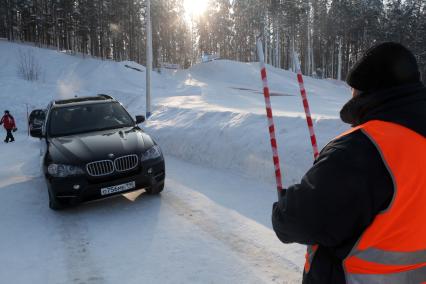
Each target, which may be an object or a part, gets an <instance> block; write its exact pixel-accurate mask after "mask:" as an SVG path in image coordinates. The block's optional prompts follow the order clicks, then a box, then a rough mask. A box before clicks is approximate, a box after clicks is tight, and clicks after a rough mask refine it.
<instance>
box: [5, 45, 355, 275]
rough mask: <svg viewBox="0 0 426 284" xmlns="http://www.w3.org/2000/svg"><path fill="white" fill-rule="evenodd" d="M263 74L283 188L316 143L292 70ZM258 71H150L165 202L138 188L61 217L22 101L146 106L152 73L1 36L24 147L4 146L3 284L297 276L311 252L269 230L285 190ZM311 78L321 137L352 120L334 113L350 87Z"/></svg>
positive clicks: (214, 66) (222, 65)
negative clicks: (89, 100) (30, 78)
mask: <svg viewBox="0 0 426 284" xmlns="http://www.w3.org/2000/svg"><path fill="white" fill-rule="evenodd" d="M19 50H31V51H32V52H33V53H34V55H35V56H36V58H37V61H38V62H39V64H40V67H41V70H42V72H41V74H42V76H41V79H40V80H39V81H38V82H27V81H24V80H22V79H21V78H19V76H18V75H17V65H18V54H19ZM129 67H132V68H137V69H139V71H138V70H135V69H132V68H129ZM268 75H269V82H270V84H271V90H272V94H273V97H272V104H273V109H274V114H275V121H276V124H277V125H276V127H277V137H278V144H279V148H280V156H281V163H282V166H283V169H284V171H283V172H284V184H285V185H288V184H290V183H294V182H297V181H298V180H300V178H301V177H302V175H303V173H304V172H305V171H306V170H307V169H308V168H309V166H310V164H311V163H312V150H311V146H310V144H309V136H308V132H307V128H306V122H305V119H304V114H303V107H302V105H301V100H300V95H299V90H298V85H297V81H296V80H295V74H294V73H291V72H288V71H284V70H278V69H275V68H273V67H268ZM259 77H260V75H259V68H258V65H257V64H256V63H238V62H232V61H227V60H220V61H215V62H210V63H206V64H200V65H196V66H193V67H192V68H190V69H189V70H179V71H164V72H163V73H162V74H158V73H154V74H153V103H154V106H153V109H154V113H153V116H152V117H151V118H150V120H149V121H148V122H147V123H145V125H144V126H143V127H144V129H145V130H146V131H147V132H148V133H150V134H151V135H152V136H153V137H155V138H156V140H157V141H158V143H159V144H160V146H161V147H162V149H163V151H164V152H165V154H166V164H167V165H166V167H167V179H166V189H165V191H164V192H163V194H162V195H161V197H153V196H146V195H144V194H143V191H141V192H138V193H135V194H129V195H126V196H123V197H118V198H113V199H109V200H104V201H101V202H94V203H90V204H85V205H82V206H80V207H78V208H75V209H71V210H66V211H64V212H52V211H50V210H49V209H48V207H47V193H46V189H45V185H44V182H43V180H42V178H41V177H40V172H39V163H40V159H39V142H38V141H37V140H34V139H31V138H27V137H26V133H25V130H26V125H25V116H26V107H27V106H28V107H29V109H34V108H40V107H45V106H46V105H47V103H48V102H49V101H50V100H52V99H60V98H69V97H72V96H74V95H79V96H81V95H93V94H99V93H107V94H110V95H113V96H114V97H116V98H117V99H118V100H120V101H121V102H122V103H123V104H124V105H125V106H126V107H127V108H128V109H129V110H130V112H131V113H132V114H133V115H136V114H144V113H145V100H144V93H145V69H144V67H143V66H140V65H138V64H136V63H133V62H120V63H116V62H112V61H100V60H96V59H92V58H82V57H78V56H71V55H67V54H63V53H60V52H56V51H53V50H45V49H40V48H33V47H28V46H25V45H19V44H12V43H8V42H4V41H0V110H3V109H10V110H11V112H12V114H14V115H15V117H16V119H17V121H18V128H19V131H18V133H17V142H16V143H14V144H7V145H6V144H1V145H0V153H1V157H2V162H3V163H2V164H1V165H0V191H1V193H2V198H3V204H2V206H1V207H0V226H1V227H2V228H4V229H3V230H2V234H0V251H1V252H2V254H1V255H0V275H1V277H2V281H5V282H7V283H12V282H13V283H28V282H31V283H117V282H122V283H141V282H143V283H298V282H300V277H301V271H302V267H303V258H304V250H305V248H304V247H303V246H300V245H283V244H281V243H280V242H279V241H278V240H277V239H276V237H275V235H274V233H273V231H272V230H271V224H270V212H271V205H272V203H273V202H274V200H275V199H276V193H275V191H274V184H273V182H274V179H273V167H272V162H271V150H270V146H269V136H268V132H267V129H266V118H265V114H264V112H265V111H264V101H263V96H262V93H261V92H260V90H261V81H260V78H259ZM305 80H306V82H305V83H306V88H307V91H308V95H309V99H310V103H311V108H312V110H311V111H312V113H313V115H314V118H315V119H314V123H315V128H316V131H317V135H318V138H319V144H320V145H321V146H323V145H325V143H327V141H328V140H330V139H331V138H332V137H334V136H335V135H337V134H338V133H340V132H341V131H343V130H345V129H346V128H347V126H346V125H343V124H342V123H341V122H340V120H339V119H338V112H339V110H340V108H341V106H342V105H343V104H344V102H345V101H347V100H348V98H349V95H350V94H349V89H348V88H347V86H346V85H345V84H344V83H341V82H337V81H334V80H316V79H312V78H305ZM5 228H6V229H5ZM23 271H25V273H23Z"/></svg>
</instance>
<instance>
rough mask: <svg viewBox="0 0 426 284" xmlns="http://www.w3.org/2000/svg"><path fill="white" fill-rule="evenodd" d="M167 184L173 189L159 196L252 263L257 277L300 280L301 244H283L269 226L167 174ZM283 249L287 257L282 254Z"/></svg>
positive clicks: (271, 280)
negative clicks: (217, 201)
mask: <svg viewBox="0 0 426 284" xmlns="http://www.w3.org/2000/svg"><path fill="white" fill-rule="evenodd" d="M168 185H170V186H169V187H170V188H173V190H174V191H171V190H168V191H166V193H164V194H163V196H162V200H163V201H164V202H165V203H167V204H168V205H169V206H170V207H172V208H173V209H174V210H175V211H176V213H177V214H178V215H179V216H182V217H184V218H186V219H187V220H188V221H189V222H191V223H193V224H195V225H196V226H197V227H199V228H200V229H202V230H203V231H205V232H206V233H208V234H209V235H211V236H212V237H213V238H215V239H217V240H219V241H220V242H222V243H223V244H225V245H226V246H227V247H229V248H230V249H231V250H232V251H233V252H234V253H236V254H237V255H239V256H240V258H241V259H242V260H243V261H245V262H246V263H248V264H249V265H250V266H251V267H253V269H254V270H255V271H256V272H257V273H258V274H259V278H260V279H263V280H264V281H265V282H266V283H271V282H273V283H288V284H290V283H300V282H301V275H302V268H301V266H300V265H299V264H297V259H298V258H299V256H300V255H304V247H303V246H300V245H286V246H284V245H282V244H281V243H280V242H279V241H278V240H277V239H276V237H275V234H274V233H273V232H272V231H271V230H270V229H268V228H266V227H264V226H262V225H260V224H258V223H256V222H254V221H252V220H250V219H248V218H246V217H244V216H241V215H240V214H238V213H237V212H235V211H233V210H230V209H227V208H223V207H221V206H220V205H217V204H215V203H214V202H212V201H211V200H209V199H208V198H207V197H205V196H204V195H202V194H200V193H198V192H194V191H192V190H190V189H188V188H186V187H185V186H183V185H181V184H179V183H178V182H177V181H175V180H172V179H170V178H168ZM189 191H190V192H189ZM175 192H179V193H175ZM286 253H288V254H289V256H290V257H288V258H287V257H284V254H286ZM296 255H297V256H296ZM292 258H293V259H292Z"/></svg>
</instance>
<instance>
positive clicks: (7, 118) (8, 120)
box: [0, 110, 16, 143]
mask: <svg viewBox="0 0 426 284" xmlns="http://www.w3.org/2000/svg"><path fill="white" fill-rule="evenodd" d="M2 124H3V126H4V129H6V132H7V135H6V139H4V142H6V143H9V142H13V141H15V138H14V137H13V135H12V132H13V131H16V124H15V119H14V118H13V116H11V115H10V113H9V111H8V110H5V111H4V115H3V117H2V118H1V120H0V125H2Z"/></svg>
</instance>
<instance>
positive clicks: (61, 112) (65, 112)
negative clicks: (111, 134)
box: [49, 102, 134, 136]
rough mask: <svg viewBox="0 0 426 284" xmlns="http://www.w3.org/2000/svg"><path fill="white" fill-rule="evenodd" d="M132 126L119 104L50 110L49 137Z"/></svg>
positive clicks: (96, 104)
mask: <svg viewBox="0 0 426 284" xmlns="http://www.w3.org/2000/svg"><path fill="white" fill-rule="evenodd" d="M133 125H134V121H133V119H132V118H131V117H130V116H129V114H128V113H127V112H126V110H125V109H124V108H123V107H122V106H121V105H120V104H119V103H116V102H115V103H95V104H86V105H77V106H70V107H61V108H54V109H53V110H52V112H51V113H50V119H49V135H50V136H66V135H72V134H78V133H84V132H91V131H97V130H104V129H114V128H121V127H130V126H133Z"/></svg>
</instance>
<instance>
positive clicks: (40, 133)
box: [29, 95, 165, 210]
mask: <svg viewBox="0 0 426 284" xmlns="http://www.w3.org/2000/svg"><path fill="white" fill-rule="evenodd" d="M33 112H34V115H33V116H32V117H37V118H40V117H43V116H40V115H39V114H40V113H41V112H43V113H45V117H43V118H44V123H43V127H41V128H32V129H31V136H32V137H37V138H41V139H42V153H43V173H44V176H45V178H46V182H47V187H48V192H49V207H50V208H51V209H55V210H56V209H61V208H63V207H65V206H69V205H72V204H78V203H80V202H83V201H89V200H94V199H100V198H105V197H109V196H113V195H115V194H121V193H125V192H130V191H134V190H138V189H142V188H144V189H145V190H146V192H147V193H148V194H158V193H160V192H161V191H162V190H163V188H164V179H165V166H164V158H163V154H162V153H161V149H160V147H159V146H158V145H157V144H156V143H155V141H154V140H153V139H152V138H151V137H150V136H149V135H148V134H146V133H144V132H143V131H142V129H141V128H139V127H138V125H137V124H139V123H142V122H144V121H145V117H143V116H136V121H135V120H133V118H132V117H131V116H130V115H129V113H128V112H127V111H126V110H125V108H124V107H123V106H122V105H121V104H120V103H119V102H118V101H116V100H115V99H114V98H112V97H110V96H108V95H98V96H95V97H81V98H74V99H69V100H60V101H53V102H51V103H50V104H49V105H48V107H47V109H46V110H34V111H33ZM36 114H37V115H36ZM30 118H31V116H30ZM29 123H30V124H32V123H33V122H32V121H29Z"/></svg>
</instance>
